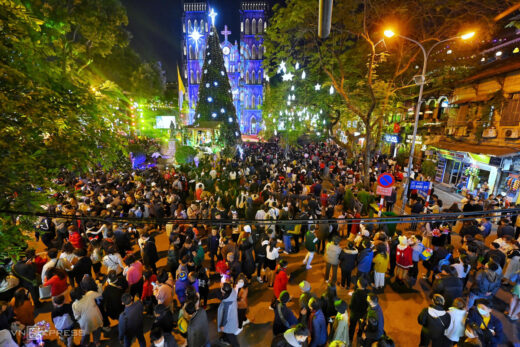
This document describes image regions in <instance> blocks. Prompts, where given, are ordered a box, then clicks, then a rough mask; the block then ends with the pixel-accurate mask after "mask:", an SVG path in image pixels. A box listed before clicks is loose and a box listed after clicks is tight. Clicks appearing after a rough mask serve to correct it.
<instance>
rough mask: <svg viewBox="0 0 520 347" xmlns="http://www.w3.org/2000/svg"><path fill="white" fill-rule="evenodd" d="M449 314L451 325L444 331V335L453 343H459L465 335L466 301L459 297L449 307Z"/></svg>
mask: <svg viewBox="0 0 520 347" xmlns="http://www.w3.org/2000/svg"><path fill="white" fill-rule="evenodd" d="M448 314H449V315H450V317H451V321H450V326H449V327H448V328H447V329H446V330H445V331H444V335H445V336H446V337H447V338H448V339H449V340H450V341H451V342H453V343H458V342H459V340H460V339H461V337H463V336H464V330H465V322H466V316H467V314H468V312H467V311H466V303H465V302H464V300H463V299H461V298H457V299H455V300H454V301H453V305H452V306H451V307H450V308H449V310H448Z"/></svg>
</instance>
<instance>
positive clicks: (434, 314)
mask: <svg viewBox="0 0 520 347" xmlns="http://www.w3.org/2000/svg"><path fill="white" fill-rule="evenodd" d="M417 321H418V322H419V324H420V325H422V332H423V333H424V334H426V335H428V336H431V337H434V338H435V337H440V336H442V335H444V331H445V330H446V329H448V327H449V326H450V322H451V316H450V315H449V314H448V313H447V312H446V311H444V309H443V308H442V307H440V306H430V307H426V308H424V309H423V310H422V311H421V313H420V314H419V317H417Z"/></svg>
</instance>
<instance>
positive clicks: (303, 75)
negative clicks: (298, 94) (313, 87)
mask: <svg viewBox="0 0 520 347" xmlns="http://www.w3.org/2000/svg"><path fill="white" fill-rule="evenodd" d="M306 76H307V74H306V73H305V70H303V72H302V80H304V79H305V77H306Z"/></svg>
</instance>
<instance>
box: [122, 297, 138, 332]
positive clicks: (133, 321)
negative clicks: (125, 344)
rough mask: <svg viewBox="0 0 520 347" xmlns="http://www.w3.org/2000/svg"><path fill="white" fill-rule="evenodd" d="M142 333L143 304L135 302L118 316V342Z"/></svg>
mask: <svg viewBox="0 0 520 347" xmlns="http://www.w3.org/2000/svg"><path fill="white" fill-rule="evenodd" d="M139 333H141V334H142V333H143V303H142V302H141V301H139V300H138V301H136V302H134V303H132V304H131V305H130V306H128V307H125V310H124V311H123V312H122V313H121V314H120V315H119V340H123V338H124V337H125V336H128V337H133V336H137V335H139Z"/></svg>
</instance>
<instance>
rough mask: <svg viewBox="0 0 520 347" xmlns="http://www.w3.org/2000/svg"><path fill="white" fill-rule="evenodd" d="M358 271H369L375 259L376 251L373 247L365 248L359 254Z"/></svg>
mask: <svg viewBox="0 0 520 347" xmlns="http://www.w3.org/2000/svg"><path fill="white" fill-rule="evenodd" d="M357 258H358V271H360V272H369V271H370V268H371V267H372V260H373V259H374V252H373V251H372V249H371V248H365V249H364V250H362V251H361V252H359V254H358V257H357Z"/></svg>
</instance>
